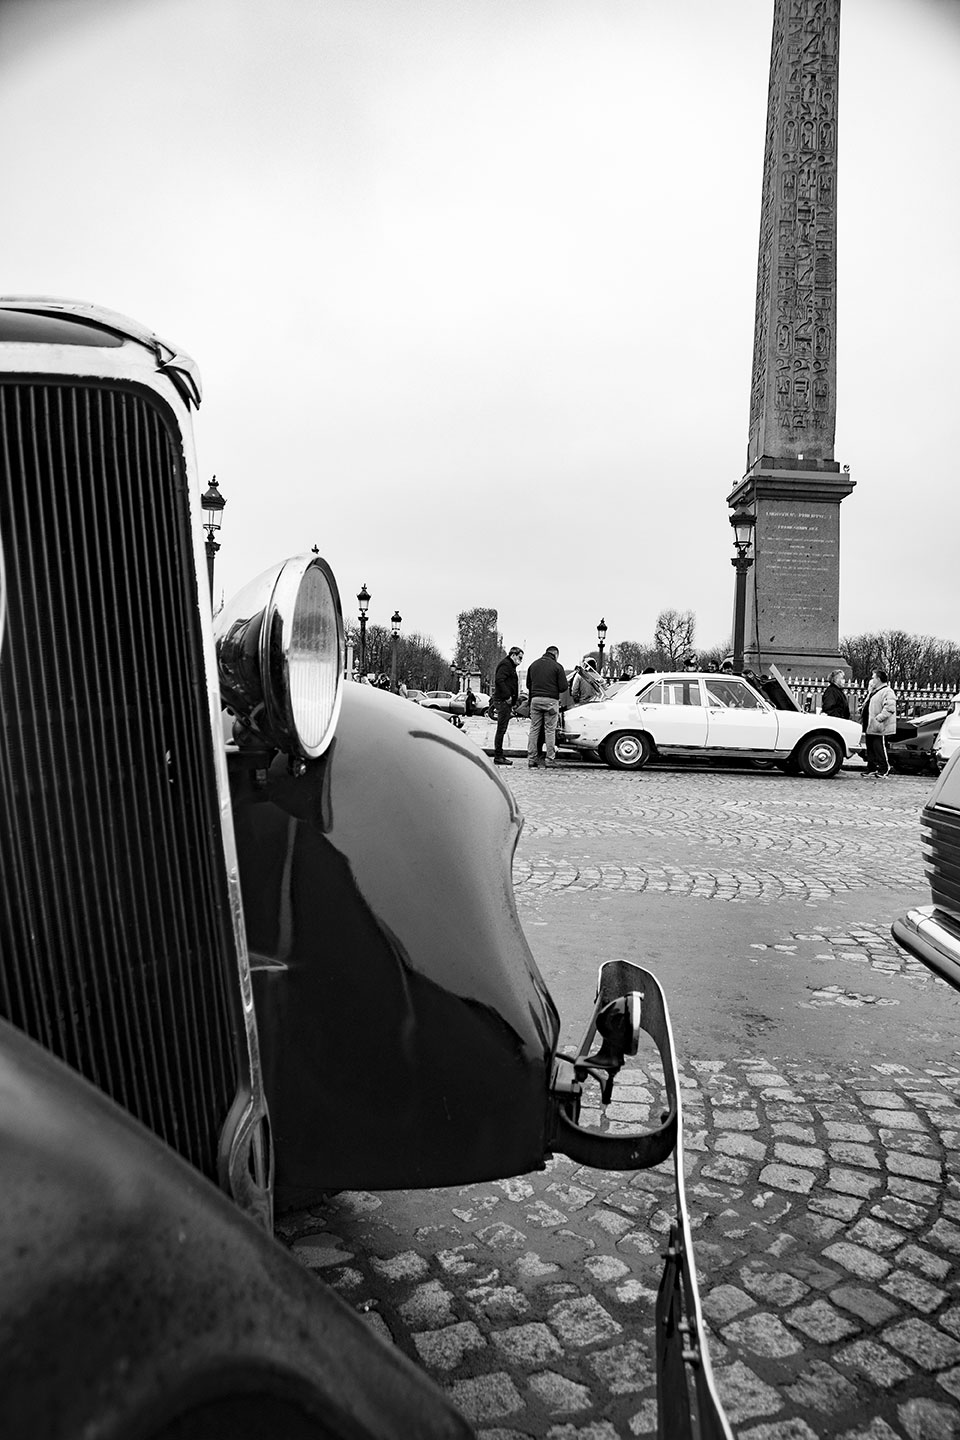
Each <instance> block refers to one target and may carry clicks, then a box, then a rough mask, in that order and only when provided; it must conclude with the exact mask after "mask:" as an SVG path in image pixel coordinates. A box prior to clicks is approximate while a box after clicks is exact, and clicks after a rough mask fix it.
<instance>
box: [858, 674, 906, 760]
mask: <svg viewBox="0 0 960 1440" xmlns="http://www.w3.org/2000/svg"><path fill="white" fill-rule="evenodd" d="M861 719H862V722H863V728H864V731H865V732H866V737H867V771H866V773H867V774H868V775H876V777H877V779H878V780H886V778H887V776H888V775H889V774H890V760H889V758H888V756H887V736H888V735H895V734H896V732H897V697H896V695H895V694H894V693H893V690H892V689H891V687H890V682H889V679H888V678H887V672H886V670H874V672H873V674H872V675H871V676H870V689H869V690H868V691H867V699H866V702H865V704H864V707H863V711H862V713H861Z"/></svg>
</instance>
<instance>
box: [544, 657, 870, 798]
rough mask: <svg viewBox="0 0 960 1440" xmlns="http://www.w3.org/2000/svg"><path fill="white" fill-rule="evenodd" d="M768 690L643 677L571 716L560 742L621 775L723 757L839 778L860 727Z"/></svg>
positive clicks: (675, 675)
mask: <svg viewBox="0 0 960 1440" xmlns="http://www.w3.org/2000/svg"><path fill="white" fill-rule="evenodd" d="M763 685H764V686H766V689H767V691H768V693H764V688H762V687H761V682H759V681H751V680H750V679H748V678H747V677H746V676H740V675H718V674H714V673H706V672H695V671H684V672H682V673H679V672H660V673H653V674H647V675H638V676H636V677H635V678H634V679H633V680H628V681H626V682H625V683H624V684H623V685H621V686H620V688H619V689H618V690H617V691H616V693H615V694H613V695H608V696H606V697H605V698H604V699H603V700H599V701H596V702H595V703H593V704H591V705H576V706H573V707H571V709H569V710H567V711H566V714H565V716H564V725H563V733H562V735H561V736H560V737H559V743H561V744H562V745H564V746H568V747H571V748H573V749H574V750H579V751H596V752H598V753H599V755H600V758H601V759H602V760H604V761H605V762H606V763H607V764H608V765H609V766H611V767H612V768H613V769H615V770H640V769H642V767H643V766H644V765H646V764H647V763H648V762H649V761H650V760H654V759H658V758H660V757H663V758H679V757H687V758H693V759H698V760H703V759H711V758H717V759H720V758H724V759H736V760H761V761H772V762H774V763H776V764H778V765H780V766H781V768H782V769H784V770H787V771H793V772H802V773H803V774H804V775H810V776H813V777H814V778H816V779H827V778H829V777H830V776H831V775H836V773H837V771H838V770H839V769H840V766H841V765H842V764H843V761H844V760H845V759H846V758H847V757H848V756H850V755H853V754H854V753H856V752H857V751H858V750H859V746H860V725H859V723H857V722H855V721H853V720H838V719H835V718H834V717H832V716H829V715H807V714H805V713H804V712H803V711H801V710H800V708H799V706H798V705H797V703H796V701H795V700H793V698H792V696H791V694H790V692H789V690H788V689H787V687H786V686H785V684H783V683H782V682H781V683H775V682H773V681H771V682H766V681H765V682H763ZM771 694H773V695H775V696H776V699H777V704H774V703H773V700H772V699H771V698H769V697H770V695H771ZM778 707H782V708H778Z"/></svg>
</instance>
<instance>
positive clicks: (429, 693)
mask: <svg viewBox="0 0 960 1440" xmlns="http://www.w3.org/2000/svg"><path fill="white" fill-rule="evenodd" d="M454 699H456V696H455V695H454V693H453V691H452V690H424V691H422V693H421V697H420V704H421V705H422V706H423V708H424V710H446V711H448V712H450V710H451V702H452V701H453V700H454Z"/></svg>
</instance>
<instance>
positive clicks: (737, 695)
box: [704, 677, 763, 710]
mask: <svg viewBox="0 0 960 1440" xmlns="http://www.w3.org/2000/svg"><path fill="white" fill-rule="evenodd" d="M704 684H705V685H706V687H707V704H708V705H711V706H715V707H717V708H719V709H724V710H727V709H729V710H762V709H763V706H762V705H761V704H760V699H759V697H758V696H757V695H755V694H754V692H753V691H752V690H751V689H750V687H749V685H747V684H745V683H744V682H743V681H742V680H715V679H713V678H712V677H711V678H710V679H709V680H705V681H704Z"/></svg>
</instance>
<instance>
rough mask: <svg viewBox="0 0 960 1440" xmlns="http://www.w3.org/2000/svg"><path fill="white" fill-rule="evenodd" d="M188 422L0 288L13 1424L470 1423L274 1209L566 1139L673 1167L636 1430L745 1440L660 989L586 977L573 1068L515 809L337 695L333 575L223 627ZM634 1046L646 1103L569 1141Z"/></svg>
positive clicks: (260, 601) (516, 1157) (454, 735)
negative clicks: (531, 924)
mask: <svg viewBox="0 0 960 1440" xmlns="http://www.w3.org/2000/svg"><path fill="white" fill-rule="evenodd" d="M253 363H255V362H254V360H253V359H252V360H251V364H253ZM280 378H282V377H280ZM277 383H279V382H278V379H277V377H274V376H271V377H269V383H265V385H264V407H263V413H262V416H261V417H260V420H261V422H262V424H263V426H264V427H265V429H268V428H269V426H270V425H271V423H275V422H274V420H273V415H272V411H271V402H270V397H271V396H272V395H273V394H274V393H275V390H276V385H277ZM200 401H201V390H200V381H199V375H198V372H197V369H196V367H195V365H194V363H193V361H192V360H190V358H189V357H188V356H186V355H185V354H183V352H181V351H180V350H179V349H178V348H177V347H176V346H172V345H169V344H167V343H165V342H164V341H162V340H160V339H159V338H158V337H157V336H156V335H154V334H153V333H152V332H151V331H150V330H148V329H146V328H145V327H143V326H142V325H140V324H138V323H137V322H136V321H133V320H129V319H127V318H126V317H124V316H122V315H118V314H116V313H115V312H113V311H109V310H103V309H100V308H99V307H96V306H90V305H86V304H79V303H74V302H69V301H55V300H49V299H41V298H37V299H33V300H29V299H16V300H0V428H2V437H0V438H2V442H3V443H2V446H0V720H2V725H0V809H2V815H3V821H2V824H0V1174H2V1175H3V1187H4V1188H3V1204H2V1207H0V1281H2V1285H0V1376H2V1391H0V1413H2V1415H3V1436H4V1440H38V1437H43V1440H75V1437H79V1436H91V1437H93V1436H96V1437H103V1440H134V1437H136V1440H206V1437H212V1436H221V1435H223V1436H226V1435H229V1436H230V1437H231V1440H254V1437H257V1440H268V1437H269V1440H273V1437H277V1436H283V1437H284V1440H321V1437H323V1440H331V1437H334V1440H337V1437H343V1440H346V1437H350V1440H372V1437H378V1440H388V1437H392V1440H409V1437H411V1436H416V1437H418V1440H430V1437H441V1436H444V1437H446V1436H462V1435H467V1434H469V1433H470V1431H469V1427H468V1426H467V1424H466V1422H465V1421H464V1420H463V1418H462V1417H461V1416H460V1414H459V1413H458V1412H457V1411H456V1410H455V1409H454V1407H453V1406H452V1404H451V1403H450V1401H449V1399H448V1398H447V1397H446V1396H445V1395H444V1394H443V1393H442V1392H441V1391H440V1389H438V1388H437V1387H436V1386H434V1385H433V1384H432V1383H431V1382H430V1381H429V1380H428V1379H427V1378H426V1377H425V1375H424V1374H423V1373H422V1372H421V1371H420V1370H418V1369H417V1368H416V1367H414V1366H413V1365H412V1364H411V1363H410V1362H408V1361H407V1360H406V1359H405V1358H404V1357H403V1356H402V1355H400V1354H399V1353H398V1352H397V1351H396V1350H395V1348H394V1347H390V1346H387V1345H384V1344H383V1343H382V1342H381V1341H380V1340H379V1339H378V1338H377V1336H376V1335H375V1334H374V1333H373V1332H372V1331H371V1330H369V1329H367V1328H366V1327H365V1326H364V1324H363V1322H362V1321H361V1320H360V1319H359V1317H358V1316H357V1315H356V1314H355V1313H354V1312H353V1310H352V1309H351V1307H350V1306H349V1305H348V1304H347V1303H346V1302H345V1301H343V1300H342V1299H340V1298H339V1297H338V1296H337V1295H335V1294H334V1293H333V1292H332V1291H330V1290H328V1289H326V1288H325V1287H323V1286H322V1285H321V1284H320V1283H319V1282H318V1281H317V1280H315V1279H314V1278H312V1277H311V1276H309V1275H307V1274H305V1272H304V1270H303V1269H302V1268H301V1266H300V1265H299V1264H298V1263H297V1262H296V1261H295V1260H294V1258H293V1257H292V1256H291V1255H290V1254H289V1253H288V1252H287V1251H286V1250H285V1249H284V1248H283V1247H282V1246H281V1245H280V1244H278V1243H277V1241H275V1240H274V1238H273V1233H274V1224H275V1221H276V1220H279V1221H281V1222H282V1221H283V1219H284V1217H285V1215H287V1214H288V1213H289V1212H291V1211H293V1210H297V1209H300V1208H302V1207H303V1206H307V1205H310V1204H311V1203H313V1202H316V1201H318V1200H319V1199H320V1198H322V1197H323V1196H325V1195H327V1194H329V1192H330V1191H331V1190H338V1189H348V1190H357V1189H369V1190H378V1189H392V1188H402V1189H408V1188H425V1187H432V1186H449V1185H461V1184H467V1183H470V1182H472V1181H477V1180H486V1179H495V1178H499V1177H507V1176H511V1175H519V1174H522V1173H524V1172H527V1171H532V1170H537V1169H542V1168H543V1167H544V1166H545V1164H546V1162H547V1160H548V1159H549V1158H550V1157H551V1156H552V1155H555V1154H565V1155H567V1156H569V1157H570V1158H571V1159H573V1160H574V1161H575V1162H576V1163H577V1164H579V1165H593V1166H600V1167H603V1168H606V1169H612V1170H616V1171H631V1170H636V1169H641V1168H646V1167H649V1166H653V1165H659V1164H661V1163H662V1162H663V1161H665V1160H668V1159H672V1165H673V1188H674V1211H675V1219H674V1222H673V1225H672V1227H671V1228H670V1230H669V1234H668V1235H667V1237H666V1241H665V1251H666V1253H665V1256H664V1260H665V1264H664V1268H663V1276H662V1280H661V1286H660V1293H659V1297H658V1299H657V1304H656V1334H657V1341H656V1356H655V1358H656V1367H657V1373H658V1377H659V1400H660V1434H661V1435H662V1436H665V1437H677V1440H679V1437H681V1436H687V1435H689V1434H690V1426H691V1423H692V1424H693V1425H694V1426H695V1433H697V1434H698V1435H700V1436H703V1437H705V1440H718V1437H727V1440H729V1436H730V1429H729V1426H728V1425H727V1422H726V1420H725V1418H724V1416H723V1412H722V1409H721V1407H720V1405H719V1403H718V1401H717V1398H716V1394H715V1391H714V1388H713V1382H712V1377H711V1370H710V1363H709V1356H708V1353H707V1350H706V1342H705V1337H704V1329H703V1322H702V1316H701V1312H700V1303H699V1296H698V1292H697V1285H696V1274H695V1268H694V1261H693V1248H692V1241H691V1233H690V1230H691V1227H690V1220H689V1215H688V1211H687V1205H686V1198H685V1190H684V1178H683V1164H682V1158H683V1155H682V1114H681V1108H680V1088H679V1078H678V1072H677V1064H676V1056H675V1053H674V1048H673V1037H672V1032H671V1028H670V1021H669V1016H668V1014H667V1009H666V1003H665V1000H664V997H663V994H662V992H661V990H660V987H659V985H658V984H657V982H656V980H655V978H654V977H653V976H652V975H651V974H650V973H649V972H648V971H647V970H645V969H643V968H642V967H640V966H638V965H635V964H633V963H632V962H630V961H627V960H619V959H618V960H612V961H608V962H605V963H603V964H601V965H600V968H599V977H598V980H597V986H596V993H595V998H594V1002H593V1010H592V1015H591V1019H590V1022H589V1024H588V1026H587V1029H586V1033H585V1035H584V1038H583V1041H582V1043H581V1045H580V1046H579V1047H578V1048H577V1049H575V1050H573V1051H571V1052H563V1051H561V1050H560V1049H559V1036H560V1029H561V1026H560V1017H559V1015H558V1013H557V1009H556V1006H555V1004H554V1002H553V999H552V997H551V995H550V992H549V989H548V987H547V985H546V983H545V981H544V979H543V977H542V976H541V974H540V972H539V970H538V968H537V966H536V963H535V961H534V959H533V955H532V953H531V950H530V947H529V945H528V944H527V940H526V937H525V936H524V933H523V930H522V928H521V925H520V921H519V918H518V916H517V910H516V905H515V902H514V894H513V884H512V862H513V855H514V850H515V847H516V844H517V839H518V836H519V833H520V826H521V816H520V813H519V810H518V807H517V804H516V801H515V799H514V796H513V794H512V791H511V790H510V788H509V786H508V785H507V784H506V783H505V782H504V781H503V779H502V777H501V776H500V774H499V773H498V772H497V771H496V770H495V769H494V767H493V766H492V765H491V764H490V763H489V762H488V761H487V760H486V759H485V758H484V757H483V756H482V755H479V754H478V752H477V747H476V746H475V745H473V744H472V743H471V742H470V741H469V740H467V739H465V738H463V737H462V736H461V735H460V734H459V733H458V732H457V731H456V730H455V729H453V728H452V727H451V725H450V724H449V723H447V720H445V719H444V718H443V717H442V716H438V715H431V714H429V713H428V712H427V711H426V710H424V709H423V708H422V707H421V706H413V705H409V704H406V703H405V702H404V701H403V700H402V699H401V698H400V697H399V696H395V695H391V694H385V693H383V692H381V691H379V690H375V689H373V688H372V687H370V686H366V685H360V684H345V683H344V668H345V662H346V647H345V644H344V629H343V617H342V613H341V606H340V599H339V593H338V589H337V583H336V579H335V577H334V575H333V573H332V571H331V569H330V567H329V566H328V565H327V564H326V562H325V561H324V560H323V559H322V558H321V557H320V556H319V554H315V553H310V554H303V555H294V556H291V557H289V558H286V559H283V560H281V561H279V562H278V563H277V564H275V565H273V566H271V567H270V568H269V569H267V570H266V571H264V573H263V574H262V575H260V576H259V577H258V578H257V579H256V580H254V581H252V582H251V583H250V585H248V586H247V587H246V588H244V589H243V590H242V591H241V592H240V594H239V595H237V596H236V597H235V598H234V599H233V600H231V601H230V602H229V603H228V604H227V605H225V606H224V607H223V608H222V610H221V611H220V612H219V614H218V615H217V617H216V621H215V623H214V622H213V621H212V618H211V613H210V609H211V606H210V592H211V589H212V580H211V579H210V578H209V577H208V573H207V566H206V562H205V549H204V543H203V539H202V534H201V530H202V525H203V523H204V522H203V519H202V511H201V504H200V499H201V490H202V485H201V481H200V476H199V471H198V466H197V460H196V453H195V449H194V437H193V426H194V416H195V413H196V411H197V410H198V408H199V406H200ZM270 488H271V489H272V487H270ZM262 503H263V504H264V505H268V504H270V503H273V502H272V500H271V498H270V491H269V490H268V489H265V491H264V497H263V502H262ZM224 716H226V717H227V721H228V727H227V728H228V739H227V741H226V742H225V740H224ZM465 815H469V816H470V824H469V826H467V825H465V824H464V823H463V817H464V816H465ZM601 959H602V957H601ZM641 1042H643V1043H644V1044H646V1045H647V1046H648V1048H650V1047H652V1048H653V1050H654V1051H655V1054H656V1056H658V1057H659V1061H660V1065H661V1067H662V1072H663V1082H662V1083H663V1089H664V1093H665V1097H666V1098H665V1103H664V1108H663V1113H662V1116H661V1117H660V1121H659V1123H658V1124H656V1125H654V1126H653V1128H650V1129H644V1130H637V1131H633V1130H629V1131H627V1132H626V1133H618V1131H619V1129H620V1128H621V1127H614V1129H613V1130H608V1129H603V1128H596V1127H591V1126H589V1125H587V1124H586V1123H582V1119H581V1102H582V1100H583V1098H584V1095H585V1092H587V1093H588V1094H591V1093H592V1092H599V1093H600V1095H602V1097H603V1100H604V1103H606V1102H607V1101H608V1100H610V1098H611V1095H612V1092H613V1089H614V1085H615V1082H616V1077H617V1075H618V1073H619V1071H620V1070H621V1068H622V1067H623V1066H624V1064H625V1063H626V1062H627V1060H628V1059H629V1057H631V1056H633V1055H634V1054H636V1053H637V1050H638V1047H639V1045H640V1044H641ZM588 1113H592V1111H591V1110H590V1107H589V1105H587V1106H586V1107H585V1108H584V1112H583V1120H585V1119H586V1118H587V1115H588Z"/></svg>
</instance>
